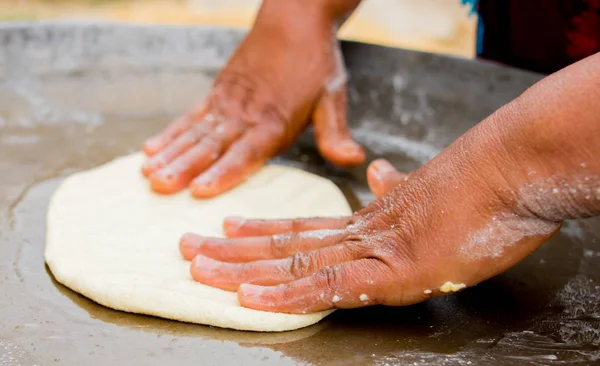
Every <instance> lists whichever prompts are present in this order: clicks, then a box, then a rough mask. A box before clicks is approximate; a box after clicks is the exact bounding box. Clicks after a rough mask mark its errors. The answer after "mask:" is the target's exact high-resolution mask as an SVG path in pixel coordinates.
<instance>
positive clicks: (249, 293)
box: [238, 283, 265, 298]
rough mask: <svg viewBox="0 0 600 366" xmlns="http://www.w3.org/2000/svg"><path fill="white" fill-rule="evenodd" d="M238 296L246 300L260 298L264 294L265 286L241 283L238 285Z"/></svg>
mask: <svg viewBox="0 0 600 366" xmlns="http://www.w3.org/2000/svg"><path fill="white" fill-rule="evenodd" d="M238 291H239V292H240V294H241V295H242V296H244V297H246V298H257V297H261V296H262V294H263V293H264V292H265V286H258V285H251V284H249V283H243V284H241V285H240V287H239V290H238Z"/></svg>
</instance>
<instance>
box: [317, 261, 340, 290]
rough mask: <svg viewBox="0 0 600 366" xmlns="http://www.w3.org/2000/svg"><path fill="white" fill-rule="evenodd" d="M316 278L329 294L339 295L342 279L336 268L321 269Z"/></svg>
mask: <svg viewBox="0 0 600 366" xmlns="http://www.w3.org/2000/svg"><path fill="white" fill-rule="evenodd" d="M318 278H319V279H320V280H321V281H320V282H321V283H322V284H323V286H325V287H326V288H327V289H328V290H329V291H331V293H334V294H335V293H339V292H340V290H341V289H342V282H343V278H342V275H341V271H340V270H339V267H338V266H327V267H323V268H322V269H321V270H320V271H319V273H318Z"/></svg>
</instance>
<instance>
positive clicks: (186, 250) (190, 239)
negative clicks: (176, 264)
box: [179, 233, 204, 260]
mask: <svg viewBox="0 0 600 366" xmlns="http://www.w3.org/2000/svg"><path fill="white" fill-rule="evenodd" d="M203 243H204V241H203V240H202V238H201V237H199V236H197V235H196V234H193V233H185V234H183V235H182V236H181V239H179V252H180V253H181V255H183V258H185V259H187V260H192V259H194V257H195V256H196V254H197V252H198V249H199V248H200V247H201V246H202V244H203Z"/></svg>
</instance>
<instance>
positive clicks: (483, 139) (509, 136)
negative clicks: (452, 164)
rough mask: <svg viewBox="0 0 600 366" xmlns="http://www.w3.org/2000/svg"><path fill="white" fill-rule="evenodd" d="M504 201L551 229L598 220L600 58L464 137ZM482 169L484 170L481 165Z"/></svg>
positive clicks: (542, 85)
mask: <svg viewBox="0 0 600 366" xmlns="http://www.w3.org/2000/svg"><path fill="white" fill-rule="evenodd" d="M462 146H463V147H464V149H465V150H473V151H488V152H489V153H488V154H487V155H486V156H482V157H481V159H480V160H481V161H482V162H484V163H485V164H483V165H486V166H487V167H486V168H484V167H482V169H488V170H489V171H488V172H487V176H488V177H487V178H486V179H488V180H489V181H490V182H491V186H493V187H508V188H507V189H506V191H505V192H504V193H502V192H501V193H500V196H501V198H502V200H504V201H505V202H508V203H509V204H511V205H513V206H515V207H516V208H517V209H518V210H521V211H522V213H524V214H531V215H535V216H537V217H541V218H543V219H546V220H551V221H557V222H558V221H562V220H565V219H572V218H582V217H589V216H596V215H600V159H599V157H600V54H596V55H594V56H591V57H589V58H587V59H585V60H583V61H581V62H579V63H577V64H574V65H572V66H570V67H568V68H566V69H564V70H561V71H560V72H557V73H556V74H554V75H551V76H549V77H547V78H546V79H544V80H542V81H541V82H539V83H538V84H536V85H534V86H533V87H532V88H530V89H529V90H528V91H526V92H525V93H524V94H523V95H521V96H520V97H519V98H517V99H516V100H514V101H513V102H511V103H509V104H508V105H506V106H505V107H503V108H501V109H500V110H498V111H497V112H496V113H495V114H494V115H492V116H491V117H489V118H488V119H486V120H485V121H484V122H482V123H481V124H480V125H479V126H477V127H476V128H474V129H473V130H472V131H471V132H469V134H467V135H466V137H465V141H463V142H462ZM480 165H481V164H480Z"/></svg>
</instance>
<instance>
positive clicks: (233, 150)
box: [190, 129, 277, 198]
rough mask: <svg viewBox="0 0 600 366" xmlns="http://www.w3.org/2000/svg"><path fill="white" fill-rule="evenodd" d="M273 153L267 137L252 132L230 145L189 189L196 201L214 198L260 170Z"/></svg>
mask: <svg viewBox="0 0 600 366" xmlns="http://www.w3.org/2000/svg"><path fill="white" fill-rule="evenodd" d="M276 150H277V145H274V142H273V138H272V135H271V134H269V133H268V132H266V131H263V130H260V129H252V130H250V131H249V132H248V133H247V134H246V135H244V137H242V138H241V139H240V140H238V141H237V142H235V143H234V144H233V145H231V147H230V148H229V150H227V152H226V153H225V154H224V155H223V156H222V157H221V159H219V161H217V162H216V163H215V164H214V165H213V166H211V167H210V169H208V170H207V171H206V172H204V173H203V174H202V175H200V176H199V177H197V178H196V179H194V181H193V182H192V184H191V186H190V190H191V191H192V194H193V195H194V196H195V197H198V198H209V197H214V196H216V195H218V194H220V193H223V192H225V191H228V190H229V189H231V188H233V187H235V186H236V185H238V184H240V183H241V182H243V181H245V180H246V179H247V178H248V177H249V176H250V175H252V173H254V172H255V171H257V170H258V169H259V168H261V167H262V166H263V165H264V164H265V162H266V161H267V160H268V159H269V158H270V157H271V156H272V155H274V154H275V152H276Z"/></svg>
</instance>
